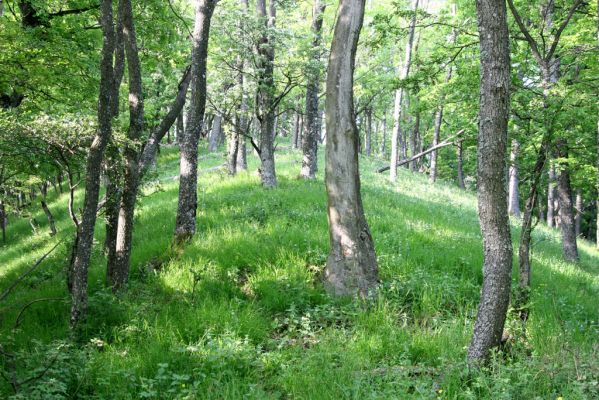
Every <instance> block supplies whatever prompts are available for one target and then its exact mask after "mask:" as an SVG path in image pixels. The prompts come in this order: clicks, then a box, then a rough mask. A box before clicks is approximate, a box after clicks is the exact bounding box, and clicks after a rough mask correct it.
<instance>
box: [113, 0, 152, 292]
mask: <svg viewBox="0 0 599 400" xmlns="http://www.w3.org/2000/svg"><path fill="white" fill-rule="evenodd" d="M122 2H123V33H124V40H125V54H126V57H127V66H128V72H129V130H128V132H127V139H129V143H128V144H127V145H126V146H125V151H124V155H125V173H124V177H123V194H122V196H121V204H120V208H119V219H118V223H117V225H118V228H117V235H116V247H115V256H116V257H115V258H114V259H109V260H108V268H107V280H108V283H109V285H110V286H111V287H112V288H113V290H114V291H118V290H119V289H121V288H123V287H124V286H125V285H126V284H127V281H128V279H129V261H130V258H131V244H132V240H133V217H134V213H135V200H136V198H137V189H138V186H139V157H140V151H139V144H138V142H139V139H140V138H141V135H142V132H143V122H144V100H143V90H142V76H141V63H140V60H139V52H138V48H137V37H136V34H135V25H134V23H133V11H132V9H131V0H122Z"/></svg>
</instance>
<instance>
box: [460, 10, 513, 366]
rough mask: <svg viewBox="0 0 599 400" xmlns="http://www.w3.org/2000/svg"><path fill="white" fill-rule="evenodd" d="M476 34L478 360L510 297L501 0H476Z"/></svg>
mask: <svg viewBox="0 0 599 400" xmlns="http://www.w3.org/2000/svg"><path fill="white" fill-rule="evenodd" d="M476 8H477V14H478V29H479V37H480V69H481V78H480V110H479V118H480V119H479V133H478V176H477V182H478V212H479V218H480V227H481V232H482V236H483V250H484V264H483V287H482V292H481V298H480V305H479V309H478V314H477V316H476V322H475V324H474V334H473V336H472V342H471V343H470V347H469V349H468V361H469V363H470V364H471V365H475V366H476V365H478V364H480V363H481V362H483V361H484V360H485V359H486V358H487V357H488V355H489V351H490V350H491V349H492V348H493V347H496V346H497V345H499V343H500V342H501V336H502V333H503V326H504V323H505V318H506V312H507V307H508V304H509V297H510V281H511V272H512V241H511V237H510V227H509V219H508V212H507V193H506V186H507V185H506V183H507V182H506V174H505V171H506V155H507V154H506V152H507V121H508V117H509V103H510V52H509V35H508V28H507V15H506V5H505V2H504V1H503V0H477V2H476Z"/></svg>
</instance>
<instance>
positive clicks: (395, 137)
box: [389, 0, 418, 182]
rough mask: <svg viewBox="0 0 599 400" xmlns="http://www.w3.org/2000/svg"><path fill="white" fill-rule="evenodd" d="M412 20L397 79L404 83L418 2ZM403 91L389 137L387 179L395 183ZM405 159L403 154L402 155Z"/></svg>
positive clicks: (397, 94)
mask: <svg viewBox="0 0 599 400" xmlns="http://www.w3.org/2000/svg"><path fill="white" fill-rule="evenodd" d="M412 11H413V14H412V19H411V21H410V29H409V31H408V42H407V44H406V52H405V58H404V60H403V64H402V66H401V70H400V73H399V79H400V80H401V81H404V80H405V79H406V78H407V77H408V75H409V74H410V67H411V64H412V47H413V45H414V32H415V31H416V12H417V11H418V0H413V2H412ZM404 92H405V89H404V88H403V87H401V88H399V89H397V90H396V91H395V107H394V109H393V134H392V136H391V168H390V169H389V178H390V179H391V181H393V182H395V181H396V180H397V162H398V160H399V148H398V146H399V144H400V143H399V141H400V138H401V136H402V132H401V125H400V123H401V110H402V107H403V101H404V97H405V93H404ZM402 155H403V158H405V154H403V152H402Z"/></svg>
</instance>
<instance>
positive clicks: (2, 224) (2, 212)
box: [0, 200, 7, 243]
mask: <svg viewBox="0 0 599 400" xmlns="http://www.w3.org/2000/svg"><path fill="white" fill-rule="evenodd" d="M6 220H7V218H6V207H5V206H4V201H3V200H0V229H1V230H2V243H6Z"/></svg>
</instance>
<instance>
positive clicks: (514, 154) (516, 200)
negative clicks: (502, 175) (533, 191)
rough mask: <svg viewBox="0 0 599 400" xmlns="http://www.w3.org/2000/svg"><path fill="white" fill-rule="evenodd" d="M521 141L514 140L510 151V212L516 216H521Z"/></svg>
mask: <svg viewBox="0 0 599 400" xmlns="http://www.w3.org/2000/svg"><path fill="white" fill-rule="evenodd" d="M519 150H520V143H518V141H517V140H515V139H514V140H512V151H511V153H510V169H509V171H510V172H509V175H510V181H509V194H508V196H509V201H508V207H509V208H508V212H509V213H510V215H513V216H514V217H516V218H520V192H519V190H518V183H519V179H518V153H519Z"/></svg>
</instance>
